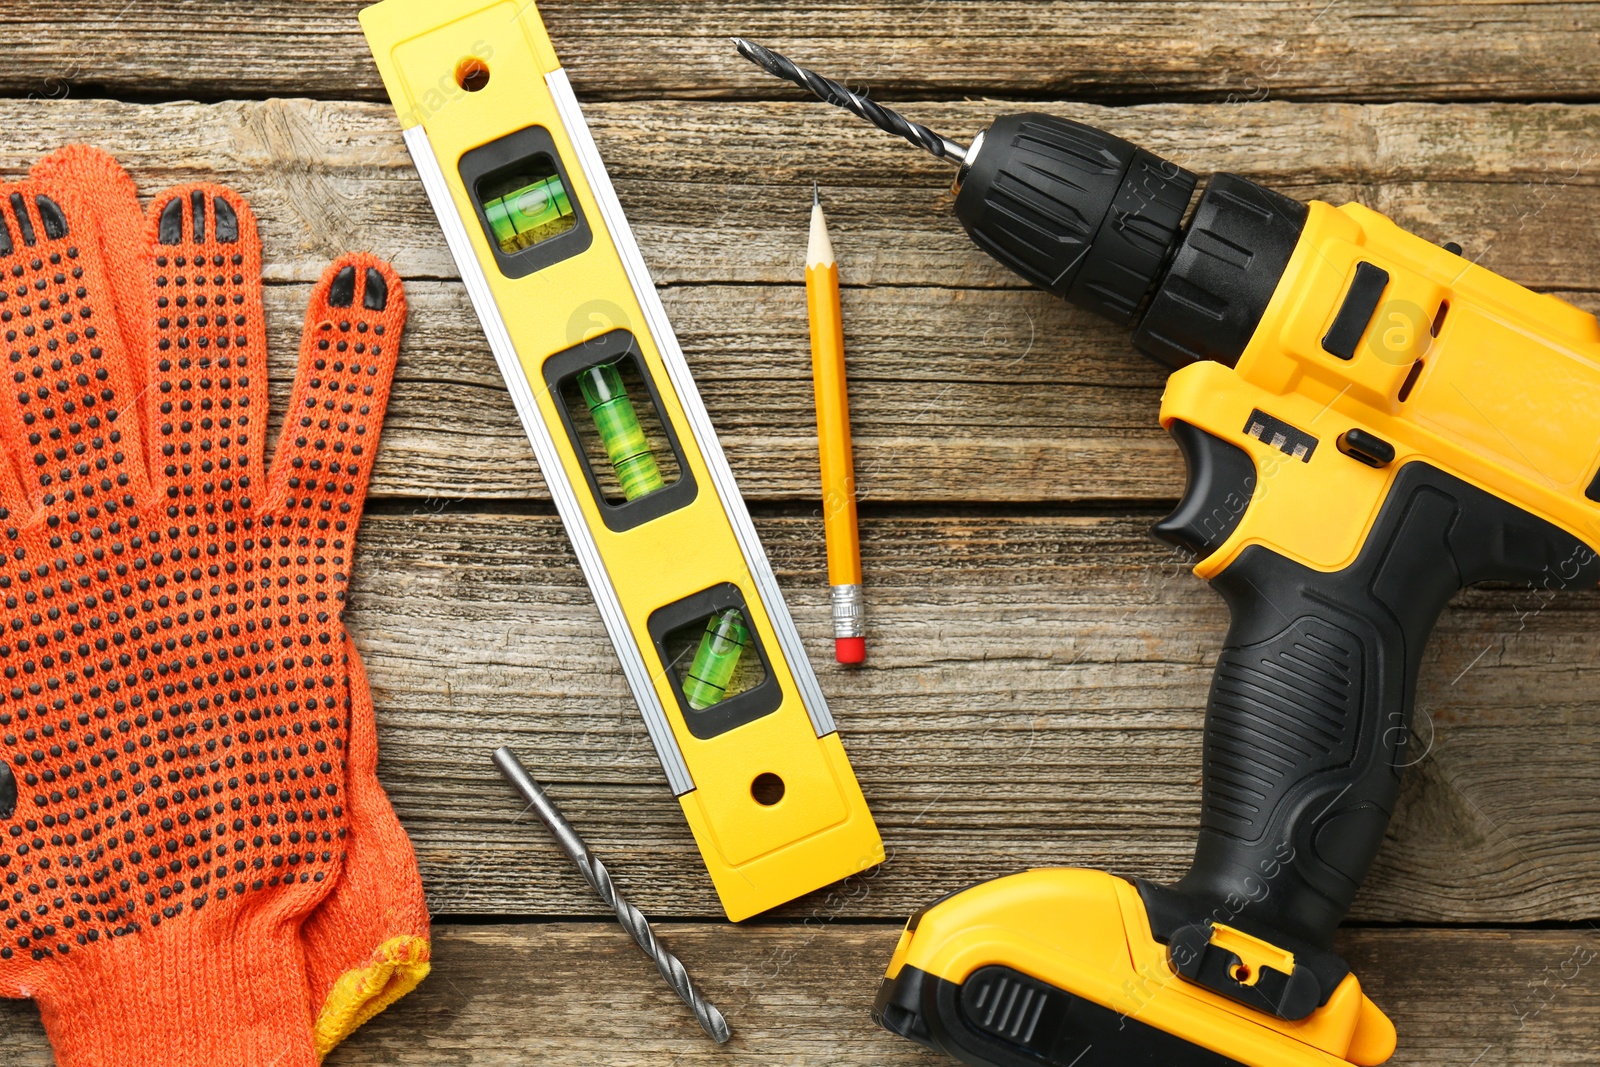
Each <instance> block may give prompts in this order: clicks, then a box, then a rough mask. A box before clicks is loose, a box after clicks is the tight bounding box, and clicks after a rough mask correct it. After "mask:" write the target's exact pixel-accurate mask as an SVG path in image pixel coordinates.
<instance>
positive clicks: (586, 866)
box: [494, 748, 729, 1044]
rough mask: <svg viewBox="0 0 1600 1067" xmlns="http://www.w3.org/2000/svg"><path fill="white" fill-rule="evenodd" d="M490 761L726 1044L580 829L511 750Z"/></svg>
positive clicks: (719, 1025) (722, 1026)
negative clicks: (571, 821)
mask: <svg viewBox="0 0 1600 1067" xmlns="http://www.w3.org/2000/svg"><path fill="white" fill-rule="evenodd" d="M494 763H495V766H496V767H498V768H500V773H501V774H503V775H505V776H506V778H507V779H508V780H509V781H510V782H511V784H512V785H514V786H516V788H517V792H519V793H521V794H522V796H523V798H524V799H525V800H527V802H528V804H529V805H530V806H531V807H532V808H533V810H534V813H535V814H537V815H538V816H539V819H540V821H541V822H543V823H544V824H545V826H547V827H548V828H549V830H550V833H551V834H552V835H554V837H555V839H556V842H557V843H558V844H559V845H560V846H561V848H562V849H563V850H564V851H565V852H566V854H567V855H568V856H571V857H572V862H573V863H575V864H577V867H578V873H580V874H582V875H583V878H584V881H586V882H588V883H589V885H590V887H591V888H592V889H593V890H594V891H595V893H596V895H598V896H599V897H600V899H601V900H603V901H605V903H606V906H607V907H609V908H610V909H611V910H612V911H614V912H616V913H617V922H618V923H620V924H621V925H622V928H623V929H624V930H626V931H628V933H629V934H631V935H632V936H633V939H634V940H635V941H637V942H638V943H639V947H640V948H642V949H644V951H645V954H646V955H647V956H649V957H650V958H651V959H652V960H653V961H655V965H656V970H658V971H660V972H661V977H662V978H664V979H666V982H667V984H668V985H669V986H671V987H672V991H673V992H675V993H677V994H678V996H679V997H680V998H682V1000H683V1002H684V1003H685V1004H687V1005H689V1007H690V1008H691V1009H692V1010H693V1011H694V1017H695V1018H696V1019H698V1020H699V1022H700V1028H701V1029H702V1030H704V1031H705V1032H706V1034H707V1035H709V1036H710V1037H711V1039H712V1040H714V1041H716V1042H717V1043H719V1044H721V1043H722V1042H724V1041H727V1040H728V1036H729V1032H728V1020H727V1019H725V1018H723V1016H722V1012H720V1011H718V1010H717V1009H716V1007H715V1006H714V1005H712V1004H711V1002H709V1001H708V1000H706V999H705V997H703V996H701V995H700V990H698V989H696V988H695V985H694V983H693V982H692V981H690V979H689V972H688V971H686V970H685V969H684V966H683V962H682V961H681V960H679V959H678V957H676V956H674V955H673V954H672V953H670V952H668V951H667V950H666V949H665V948H664V947H662V945H661V942H659V941H657V940H656V935H655V932H654V931H652V930H651V929H650V923H649V921H648V920H647V919H645V917H644V916H643V915H642V914H641V913H640V912H639V909H638V908H636V907H634V906H633V905H632V904H630V903H628V901H627V900H626V899H624V898H623V896H622V894H621V893H619V892H617V887H616V886H615V885H613V884H612V883H611V872H609V871H607V870H606V865H605V864H603V863H601V862H600V861H599V860H598V859H596V858H595V857H594V856H593V855H592V854H591V853H590V852H589V846H588V845H587V844H585V843H584V840H583V838H582V837H580V836H579V835H578V831H577V830H575V829H573V827H572V824H571V823H570V822H568V821H567V819H566V816H564V815H562V814H561V811H560V809H559V808H557V807H556V805H555V802H554V801H552V800H551V799H550V797H549V796H548V795H547V794H546V793H545V791H544V790H543V789H542V788H541V787H540V786H539V783H538V782H536V781H534V780H533V776H532V775H530V774H529V773H528V771H527V768H525V767H524V766H523V765H522V763H521V762H520V761H519V760H518V759H517V757H516V756H515V755H513V754H512V752H511V750H510V749H509V748H499V749H496V750H495V753H494Z"/></svg>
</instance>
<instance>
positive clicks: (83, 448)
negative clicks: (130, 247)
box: [0, 181, 149, 527]
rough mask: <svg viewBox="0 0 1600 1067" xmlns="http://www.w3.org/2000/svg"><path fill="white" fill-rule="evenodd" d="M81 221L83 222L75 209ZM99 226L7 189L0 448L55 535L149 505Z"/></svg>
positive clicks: (39, 190)
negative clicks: (6, 385)
mask: <svg viewBox="0 0 1600 1067" xmlns="http://www.w3.org/2000/svg"><path fill="white" fill-rule="evenodd" d="M74 213H75V214H76V213H77V209H76V207H74ZM99 244H100V242H99V238H98V237H97V236H96V233H95V228H94V225H93V221H92V220H91V219H85V218H82V217H76V218H71V217H69V216H68V213H67V210H66V209H65V208H64V207H63V206H62V204H61V202H60V200H58V199H57V198H56V197H55V195H53V191H52V190H51V189H49V188H47V187H44V186H42V185H40V184H39V183H36V182H33V181H28V182H23V183H20V184H16V185H5V186H0V342H3V344H0V354H3V355H4V363H3V366H4V367H5V370H6V372H7V373H8V374H9V375H10V379H11V382H10V384H11V388H10V389H8V390H7V391H6V392H5V393H4V394H3V395H0V439H3V441H4V444H5V446H6V451H7V452H8V453H9V454H10V455H12V456H14V457H16V463H17V467H18V471H19V474H20V480H21V482H22V487H23V492H24V493H25V494H26V497H27V500H28V502H29V504H30V505H31V507H32V508H34V509H36V510H37V511H38V512H42V513H43V514H42V516H41V517H42V518H43V520H44V521H45V522H47V523H49V524H50V525H51V526H52V527H57V526H59V525H60V523H61V520H62V519H63V518H65V519H66V520H67V522H68V523H69V524H75V523H77V522H78V521H80V520H87V521H88V522H89V523H91V524H92V525H95V526H99V525H101V524H102V523H105V522H107V521H111V522H115V521H117V520H118V519H119V517H120V516H122V515H126V514H127V513H128V512H130V511H131V510H133V509H134V508H135V507H136V506H137V505H138V504H139V502H140V501H141V500H145V499H147V498H148V496H149V493H148V482H147V479H146V474H145V466H144V456H143V451H142V447H141V444H140V435H139V426H138V419H137V418H135V417H133V416H132V414H131V411H132V408H133V406H134V405H136V404H137V390H136V388H135V387H134V385H133V383H132V380H131V379H130V377H129V372H128V367H129V354H128V353H127V351H126V350H125V348H124V346H123V338H122V333H121V330H120V329H119V328H118V327H117V326H116V315H115V302H114V300H113V299H112V297H111V292H110V286H109V283H108V282H107V279H106V275H105V270H104V267H103V265H102V262H101V258H100V253H99Z"/></svg>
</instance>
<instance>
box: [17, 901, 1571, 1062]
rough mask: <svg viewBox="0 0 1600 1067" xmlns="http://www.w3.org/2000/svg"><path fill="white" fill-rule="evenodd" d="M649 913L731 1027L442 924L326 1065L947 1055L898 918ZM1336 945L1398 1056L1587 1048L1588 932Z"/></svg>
mask: <svg viewBox="0 0 1600 1067" xmlns="http://www.w3.org/2000/svg"><path fill="white" fill-rule="evenodd" d="M831 918H832V917H831V916H826V915H824V916H819V917H818V918H817V919H816V920H815V921H813V922H809V923H806V924H803V925H800V924H785V925H777V926H755V927H744V928H736V927H730V926H728V925H726V924H718V925H703V924H683V925H679V924H672V925H664V926H661V927H658V929H659V932H660V933H661V934H662V936H663V938H664V939H665V940H666V941H667V942H668V943H669V944H670V945H671V947H672V949H673V950H674V951H675V952H677V953H679V954H680V955H681V956H682V957H683V959H684V961H685V963H686V964H687V965H688V967H689V969H690V971H691V972H692V973H693V975H694V976H695V979H696V981H697V982H699V983H700V985H701V986H702V987H703V988H704V989H705V991H706V993H707V995H708V996H709V997H710V998H711V999H712V1000H713V1001H714V1002H715V1003H716V1004H718V1006H719V1007H721V1008H722V1009H723V1010H724V1012H725V1013H726V1014H727V1016H728V1019H729V1022H730V1024H731V1026H732V1028H733V1032H734V1036H733V1040H732V1041H731V1042H730V1043H729V1044H728V1045H727V1046H723V1047H719V1046H716V1045H713V1044H712V1043H711V1042H710V1041H707V1040H706V1039H705V1037H703V1036H702V1035H701V1034H700V1032H699V1030H698V1028H697V1027H696V1026H695V1024H694V1020H693V1017H692V1016H690V1015H689V1014H688V1013H687V1011H686V1009H684V1007H683V1006H682V1005H681V1004H680V1003H679V1002H678V1001H677V1000H676V999H674V998H673V996H672V994H671V993H670V992H669V991H668V990H667V989H666V988H665V986H663V985H662V984H661V981H660V979H659V978H658V977H657V976H656V974H655V971H654V969H653V968H652V967H651V966H650V964H649V961H647V960H646V959H645V958H644V957H643V956H642V955H641V954H640V953H639V952H638V950H637V949H635V948H634V947H633V945H632V943H631V942H629V941H628V940H627V938H626V936H625V935H624V934H622V932H621V931H620V930H617V929H616V928H615V927H612V926H610V925H609V924H603V923H556V924H550V925H532V926H481V927H471V926H446V927H441V928H439V929H437V930H436V940H435V954H434V961H435V962H434V973H433V975H432V976H431V977H429V978H428V980H427V981H426V982H424V983H423V985H422V986H421V987H420V988H419V989H418V990H417V991H416V992H415V993H413V994H411V996H409V997H407V998H406V999H405V1000H403V1001H401V1002H400V1003H399V1004H397V1005H396V1006H395V1007H393V1008H391V1009H390V1010H389V1011H388V1012H387V1013H385V1014H384V1015H382V1016H379V1017H378V1018H377V1019H376V1020H374V1021H373V1022H371V1023H369V1024H368V1025H367V1027H366V1028H365V1029H364V1030H362V1031H361V1032H360V1033H358V1034H357V1035H356V1036H355V1037H354V1038H352V1039H351V1040H350V1041H348V1042H347V1043H346V1044H345V1045H344V1046H343V1047H342V1048H340V1049H339V1050H338V1051H336V1052H335V1053H334V1054H333V1055H332V1056H330V1057H329V1059H328V1061H327V1062H328V1064H329V1067H358V1065H363V1064H370V1065H373V1067H376V1065H379V1064H383V1065H388V1067H403V1065H412V1064H414V1065H417V1067H423V1065H427V1067H451V1065H463V1067H464V1065H467V1064H472V1065H475V1067H522V1065H524V1064H527V1063H539V1064H542V1065H550V1067H563V1065H572V1067H591V1065H593V1064H596V1063H603V1064H606V1065H607V1067H647V1065H649V1067H655V1065H659V1064H664V1063H671V1064H677V1065H679V1067H696V1065H701V1064H704V1065H708V1067H709V1065H712V1064H729V1063H733V1064H763V1065H774V1067H775V1065H783V1067H823V1065H829V1064H840V1065H851V1067H856V1065H863V1067H864V1065H867V1064H872V1065H874V1067H902V1065H903V1067H911V1065H913V1064H916V1065H923V1067H933V1065H934V1064H939V1063H949V1062H953V1061H949V1060H945V1059H942V1058H940V1057H937V1056H935V1055H934V1054H932V1053H931V1052H928V1051H927V1050H925V1049H923V1048H921V1047H920V1046H918V1045H915V1044H912V1043H911V1042H909V1041H904V1040H901V1039H899V1038H895V1037H892V1036H890V1035H889V1034H887V1033H885V1032H884V1031H882V1030H880V1029H878V1028H877V1027H876V1026H874V1025H873V1024H872V1021H871V1019H870V1018H869V1015H868V1012H869V1010H870V1008H871V1005H872V998H873V996H874V994H875V993H876V992H877V987H878V979H879V978H880V977H881V975H882V973H883V968H884V965H885V964H886V963H887V962H888V959H889V955H890V953H891V952H892V951H893V949H894V943H895V938H896V937H897V936H898V934H899V930H898V928H897V927H894V926H889V925H868V926H856V925H847V924H837V923H831V922H830V921H829V920H830V919H831ZM1338 948H1339V949H1340V950H1341V951H1342V952H1344V953H1345V954H1346V956H1347V957H1348V958H1349V959H1350V961H1351V963H1352V964H1353V965H1354V967H1355V969H1356V973H1357V974H1358V975H1359V976H1360V978H1361V980H1362V983H1363V985H1364V986H1365V987H1366V988H1367V989H1368V991H1369V992H1370V993H1371V995H1372V996H1373V997H1374V999H1376V1000H1377V1002H1378V1003H1379V1004H1380V1005H1382V1006H1383V1008H1384V1009H1385V1010H1386V1011H1388V1012H1389V1014H1390V1016H1391V1018H1393V1019H1394V1021H1395V1024H1396V1026H1397V1028H1398V1029H1399V1032H1400V1048H1399V1051H1398V1052H1397V1053H1396V1055H1395V1057H1394V1059H1392V1060H1391V1061H1390V1064H1391V1065H1392V1067H1461V1065H1462V1064H1467V1063H1473V1062H1476V1063H1478V1064H1480V1065H1483V1067H1562V1065H1574V1067H1575V1065H1579V1064H1589V1063H1592V1062H1593V1042H1594V1015H1595V1012H1596V1010H1597V1009H1600V984H1597V982H1596V980H1595V976H1594V967H1593V961H1594V959H1595V958H1596V954H1597V953H1600V941H1597V939H1596V937H1595V935H1594V933H1593V932H1592V931H1587V930H1584V931H1571V932H1568V931H1519V932H1496V931H1472V930H1428V929H1419V930H1374V929H1354V930H1347V931H1344V932H1343V933H1342V934H1341V935H1340V938H1339V944H1338ZM0 1056H3V1057H4V1059H5V1061H6V1062H7V1063H8V1064H11V1065H13V1067H49V1065H50V1064H51V1063H52V1060H51V1057H50V1054H49V1052H48V1050H47V1049H46V1047H45V1041H44V1033H43V1030H42V1028H41V1027H40V1026H39V1023H38V1018H37V1015H36V1013H35V1011H34V1009H33V1007H32V1006H31V1005H29V1004H26V1003H15V1002H13V1003H7V1004H0Z"/></svg>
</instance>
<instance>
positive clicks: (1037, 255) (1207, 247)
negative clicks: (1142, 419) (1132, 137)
mask: <svg viewBox="0 0 1600 1067" xmlns="http://www.w3.org/2000/svg"><path fill="white" fill-rule="evenodd" d="M1196 184H1197V181H1196V178H1195V175H1194V174H1192V173H1191V172H1189V171H1187V170H1185V169H1183V168H1182V167H1180V166H1178V165H1177V164H1175V163H1171V162H1169V161H1167V160H1165V159H1162V158H1161V157H1160V156H1157V155H1155V154H1154V153H1152V152H1148V151H1145V150H1144V149H1142V148H1139V147H1137V146H1135V145H1133V144H1131V143H1129V142H1128V141H1125V140H1123V139H1122V138H1120V137H1116V136H1113V135H1112V134H1109V133H1107V132H1105V131H1104V130H1100V129H1096V128H1095V127H1093V126H1087V125H1084V124H1083V123H1081V122H1073V121H1071V120H1069V119H1062V118H1056V117H1055V116H1052V115H1041V114H1021V115H1007V116H1005V117H1003V118H1000V119H998V120H996V121H995V123H994V125H992V126H990V127H989V129H988V130H986V131H985V132H984V133H983V134H982V135H980V137H979V139H978V140H977V141H975V142H974V145H973V150H972V152H971V154H970V156H969V158H968V160H967V162H966V163H965V165H964V166H963V167H962V170H961V176H960V178H959V179H958V185H957V193H956V216H957V217H958V218H959V219H960V220H961V224H962V226H964V227H965V228H966V231H967V234H968V236H970V237H971V238H972V240H973V242H974V243H975V244H976V245H977V246H978V247H979V248H981V249H983V250H984V251H985V252H988V253H989V254H990V255H991V256H993V257H994V258H995V259H997V260H999V261H1000V262H1001V263H1003V264H1005V265H1006V266H1008V267H1010V268H1011V269H1012V270H1013V271H1015V272H1016V273H1017V274H1019V275H1021V276H1022V277H1023V278H1026V279H1027V280H1028V281H1030V282H1032V283H1033V284H1035V285H1037V286H1039V287H1040V288H1042V289H1045V290H1048V291H1049V292H1052V293H1054V294H1055V295H1057V296H1059V297H1061V298H1062V299H1064V300H1066V301H1067V302H1068V303H1070V304H1073V305H1075V306H1077V307H1081V308H1083V309H1085V310H1086V311H1092V312H1094V313H1096V314H1098V315H1101V316H1103V317H1104V318H1106V319H1109V320H1110V321H1112V322H1114V323H1116V324H1117V325H1119V326H1124V327H1132V328H1133V330H1134V333H1133V342H1134V344H1135V346H1136V347H1138V348H1139V349H1140V351H1142V352H1144V353H1146V354H1147V355H1150V356H1152V357H1154V358H1155V359H1157V360H1159V361H1160V362H1162V363H1165V364H1167V365H1168V366H1170V367H1173V368H1174V369H1176V368H1178V367H1183V366H1186V365H1188V364H1190V363H1193V362H1196V361H1198V360H1215V361H1217V362H1220V363H1225V364H1227V365H1229V366H1232V365H1233V364H1234V363H1235V362H1237V361H1238V358H1239V355H1240V354H1241V353H1242V352H1243V351H1244V346H1245V345H1246V344H1247V343H1248V342H1249V340H1250V336H1251V334H1252V333H1254V331H1255V327H1256V324H1257V323H1259V322H1260V321H1261V315H1262V313H1263V312H1265V311H1266V307H1267V301H1268V300H1270V299H1271V298H1272V293H1273V290H1274V289H1276V288H1277V284H1278V280H1279V279H1280V278H1281V277H1282V275H1283V269H1284V267H1285V266H1287V265H1288V262H1289V255H1290V253H1292V252H1293V251H1294V246H1295V242H1296V241H1298V240H1299V237H1300V231H1301V229H1302V228H1303V227H1304V225H1305V218H1306V207H1305V205H1304V204H1301V203H1300V202H1298V201H1296V200H1292V199H1290V198H1289V197H1286V196H1284V195H1282V194H1281V193H1276V192H1273V191H1272V190H1270V189H1267V188H1265V187H1263V186H1260V185H1257V184H1255V183H1254V182H1251V181H1248V180H1246V179H1244V178H1241V177H1238V176H1237V175H1233V174H1219V175H1217V176H1215V177H1214V178H1212V180H1211V181H1210V182H1209V183H1208V185H1207V188H1206V191H1205V193H1204V194H1203V195H1202V196H1201V197H1200V200H1199V203H1198V204H1197V205H1196V207H1195V210H1194V213H1193V215H1192V216H1191V217H1190V218H1189V221H1188V223H1187V224H1185V214H1186V213H1187V211H1188V208H1189V203H1190V201H1191V199H1192V198H1193V194H1194V190H1195V186H1196Z"/></svg>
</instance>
